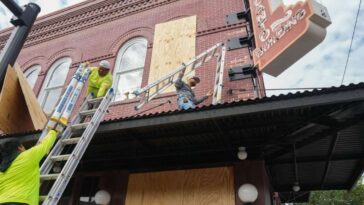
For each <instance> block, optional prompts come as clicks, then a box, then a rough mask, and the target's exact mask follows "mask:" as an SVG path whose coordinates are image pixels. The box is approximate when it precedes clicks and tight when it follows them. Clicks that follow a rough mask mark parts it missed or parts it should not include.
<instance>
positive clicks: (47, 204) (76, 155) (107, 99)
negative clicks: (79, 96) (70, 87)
mask: <svg viewBox="0 0 364 205" xmlns="http://www.w3.org/2000/svg"><path fill="white" fill-rule="evenodd" d="M113 97H114V91H113V89H112V88H111V89H109V91H108V92H107V94H106V95H105V96H104V97H101V98H95V99H92V96H91V95H89V96H87V98H86V99H85V101H84V102H83V104H82V105H81V108H80V110H79V112H78V113H77V115H76V116H75V118H74V119H73V120H72V122H71V123H70V124H69V125H68V126H67V128H66V129H65V131H64V132H63V133H62V135H61V137H60V139H59V140H58V141H57V143H56V145H55V146H54V148H53V149H52V151H51V152H50V153H49V155H48V156H47V158H46V160H45V161H44V163H43V164H42V167H41V169H40V173H41V177H40V178H41V181H46V180H55V182H54V184H53V186H52V188H51V190H50V192H49V193H48V195H47V196H43V197H41V199H44V202H43V205H54V204H57V202H58V201H59V199H60V198H61V196H62V194H63V192H64V190H65V189H66V187H67V184H68V182H69V180H70V179H71V177H72V175H73V173H74V172H75V170H76V167H77V165H78V164H79V162H80V160H81V158H82V156H83V154H84V153H85V151H86V149H87V147H88V145H89V143H90V142H91V139H92V137H93V135H94V134H95V132H96V130H97V128H98V127H99V125H100V122H101V121H102V119H103V117H104V115H105V113H106V111H107V109H108V107H109V105H110V103H111V101H112V99H113ZM97 104H99V106H98V107H97V108H92V109H89V107H90V105H97ZM88 116H91V117H92V118H91V120H90V121H89V122H81V119H82V118H84V117H88ZM80 132H81V133H82V134H80V137H74V136H75V134H78V133H80ZM69 145H76V146H75V147H74V148H73V150H72V152H71V153H64V152H65V151H69V150H67V149H65V147H66V146H69ZM55 162H65V164H64V166H63V168H62V171H61V172H60V173H50V172H51V169H52V167H53V166H54V163H55Z"/></svg>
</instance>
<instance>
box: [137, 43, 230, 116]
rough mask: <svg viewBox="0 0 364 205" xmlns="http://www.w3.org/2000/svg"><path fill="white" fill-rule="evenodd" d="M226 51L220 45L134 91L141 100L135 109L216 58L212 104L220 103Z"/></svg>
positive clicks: (221, 44)
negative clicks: (180, 77) (179, 78)
mask: <svg viewBox="0 0 364 205" xmlns="http://www.w3.org/2000/svg"><path fill="white" fill-rule="evenodd" d="M218 50H220V52H219V53H218V55H215V54H217V52H218ZM225 51H226V49H225V45H224V44H223V43H218V44H216V45H214V46H213V47H211V48H209V49H208V50H206V51H205V52H203V53H201V54H200V55H198V56H196V57H194V58H193V59H191V60H189V61H187V62H186V63H182V64H181V65H180V66H179V67H178V68H177V69H175V70H174V71H172V72H171V73H169V74H168V75H166V76H164V77H162V78H160V79H159V80H157V81H155V82H153V83H151V84H149V85H147V86H145V87H144V88H142V89H140V90H136V91H134V92H133V94H134V95H136V96H138V97H139V98H140V103H139V104H138V105H137V106H135V107H134V109H135V110H139V109H140V108H141V107H143V106H144V105H145V104H146V103H148V102H150V101H151V100H152V99H153V98H155V97H156V96H158V95H160V94H161V93H163V91H165V90H166V89H168V88H169V87H170V86H171V85H173V84H174V83H175V82H176V80H177V79H178V76H179V75H180V74H182V75H183V76H186V75H188V74H190V73H191V72H193V71H194V70H196V69H197V68H199V67H201V66H202V65H203V64H204V63H206V62H208V61H210V60H211V59H212V58H213V57H214V56H216V57H217V68H216V76H215V82H214V83H215V85H214V92H213V100H212V102H213V104H217V103H220V102H221V94H222V82H223V73H224V63H225ZM189 66H191V67H190V69H189V70H188V71H187V72H185V71H186V70H187V68H188V67H189Z"/></svg>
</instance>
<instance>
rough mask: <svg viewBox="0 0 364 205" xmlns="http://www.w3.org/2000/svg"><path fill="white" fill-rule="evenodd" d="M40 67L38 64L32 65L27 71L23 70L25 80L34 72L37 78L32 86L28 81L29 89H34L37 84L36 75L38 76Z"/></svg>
mask: <svg viewBox="0 0 364 205" xmlns="http://www.w3.org/2000/svg"><path fill="white" fill-rule="evenodd" d="M41 69H42V67H41V66H40V65H39V64H35V65H32V66H30V67H29V68H28V69H26V70H25V72H24V75H25V78H26V79H27V80H28V77H29V75H30V74H32V73H33V72H36V73H37V74H36V75H37V78H36V79H35V82H34V84H33V85H31V84H30V83H29V81H28V84H29V85H30V88H32V89H33V88H34V86H35V84H36V83H37V80H38V75H39V72H40V71H41Z"/></svg>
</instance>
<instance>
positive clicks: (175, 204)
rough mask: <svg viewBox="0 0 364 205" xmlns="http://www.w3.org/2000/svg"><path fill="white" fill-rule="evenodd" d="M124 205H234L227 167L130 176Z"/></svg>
mask: <svg viewBox="0 0 364 205" xmlns="http://www.w3.org/2000/svg"><path fill="white" fill-rule="evenodd" d="M125 204H126V205H233V204H235V201H234V179H233V170H232V168H230V167H221V168H209V169H192V170H178V171H168V172H154V173H143V174H131V175H130V176H129V183H128V190H127V197H126V202H125Z"/></svg>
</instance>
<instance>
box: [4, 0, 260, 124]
mask: <svg viewBox="0 0 364 205" xmlns="http://www.w3.org/2000/svg"><path fill="white" fill-rule="evenodd" d="M243 7H244V5H243V3H242V2H241V1H238V0H237V1H229V2H221V1H192V0H191V1H86V2H84V3H81V4H78V5H75V6H72V7H69V8H66V9H63V10H61V11H58V12H55V13H52V14H49V15H46V16H44V17H40V18H39V19H38V20H37V22H36V23H35V25H34V28H33V30H32V32H31V33H30V36H29V38H28V40H27V42H26V44H25V46H24V49H23V50H22V52H21V54H20V56H19V58H18V62H19V64H20V65H21V67H22V69H24V72H25V74H26V75H27V77H28V78H29V80H30V81H31V84H32V86H33V87H34V92H35V93H36V95H37V96H38V99H39V102H40V104H41V106H42V107H43V108H44V111H45V112H46V113H50V112H51V110H52V108H53V107H54V105H55V103H56V102H57V99H58V97H59V96H60V95H61V93H62V90H63V89H64V87H65V85H66V84H67V82H69V81H70V79H71V78H72V75H73V72H74V70H75V68H76V67H77V66H78V65H79V64H80V63H81V62H86V61H88V62H91V64H92V65H94V66H97V65H98V63H99V61H101V60H108V61H109V62H110V63H111V65H113V66H112V67H113V68H112V70H111V72H112V73H113V76H114V86H113V87H114V88H116V98H115V100H114V103H113V105H112V106H111V108H110V114H109V115H108V116H107V117H106V119H114V118H119V117H130V116H134V115H137V114H138V112H136V111H134V110H133V107H134V106H135V105H136V103H137V100H136V99H132V98H133V96H132V95H131V94H130V95H129V96H128V98H130V99H126V96H125V93H126V92H132V91H133V89H134V90H135V89H136V88H140V87H144V86H146V85H148V84H150V83H152V82H153V81H155V80H156V79H158V78H159V77H162V76H163V75H166V74H168V71H172V70H173V69H175V68H176V65H178V64H176V63H175V62H172V63H173V64H174V65H175V66H174V67H171V68H168V69H169V70H165V71H163V73H162V74H159V76H157V77H153V75H154V73H156V72H159V71H158V70H155V69H154V70H153V69H152V68H151V61H152V52H153V43H154V42H153V41H154V38H155V36H154V31H155V27H156V25H157V24H161V23H165V22H172V24H173V20H178V19H184V18H188V17H190V16H196V19H195V21H196V22H195V23H196V29H195V30H193V33H192V35H193V38H195V39H193V40H194V41H195V42H192V43H193V44H194V45H193V47H195V51H190V53H192V54H190V56H189V57H188V58H186V57H182V59H183V60H185V61H186V60H189V58H190V57H192V56H196V55H198V54H200V53H202V52H203V51H205V50H207V49H208V48H210V47H212V46H213V45H215V44H217V43H219V42H226V41H227V39H229V38H233V37H237V36H242V35H246V28H245V24H246V23H244V22H238V23H237V24H233V25H227V24H226V22H225V15H226V14H230V13H233V12H238V11H240V10H242V9H243ZM176 23H178V21H176ZM171 29H173V27H171ZM10 32H11V29H8V30H5V31H3V32H2V33H1V34H0V46H4V44H5V42H6V40H7V37H8V36H9V34H10ZM172 35H177V34H172ZM176 37H178V35H177V36H176ZM186 43H187V44H188V42H186ZM162 46H163V45H162ZM182 46H183V45H181V47H182ZM186 49H190V48H186ZM181 50H183V47H182V49H181ZM155 52H157V51H155ZM181 52H182V53H181V55H184V54H183V51H181ZM184 52H185V53H186V51H184ZM175 55H177V56H178V55H179V54H178V53H176V54H175ZM171 57H173V56H171ZM156 58H158V56H156ZM249 58H250V57H249ZM157 60H158V59H157ZM178 60H179V59H178V58H177V57H176V60H175V61H178ZM248 60H250V59H248V49H247V48H245V49H237V50H231V51H228V52H227V54H226V67H227V69H226V72H225V73H224V80H223V85H224V88H223V96H222V99H223V101H224V102H228V101H234V100H241V99H250V98H256V97H257V93H256V92H255V91H254V90H253V85H252V80H251V79H247V80H241V81H234V82H232V81H230V80H229V77H228V73H227V70H228V68H229V67H235V66H237V65H239V64H244V63H247V61H248ZM179 63H181V62H179ZM68 68H69V69H68ZM215 72H216V63H215V62H211V63H210V62H209V63H208V64H206V65H205V66H204V67H203V68H201V69H198V70H196V75H197V76H199V77H200V78H201V84H200V85H199V86H197V88H196V94H197V96H201V95H204V94H205V93H207V92H208V91H210V90H213V89H214V83H213V80H214V78H215ZM130 79H132V80H130ZM237 88H239V89H246V91H244V92H230V94H229V93H228V92H227V91H228V90H229V89H233V90H234V89H237ZM261 93H262V94H264V92H261ZM168 99H171V101H172V104H165V105H164V106H161V107H158V108H155V109H151V110H150V111H148V112H149V113H153V112H162V111H169V110H175V109H176V108H177V105H176V99H175V93H174V92H173V90H169V92H167V93H165V94H163V95H162V96H161V97H158V98H157V99H156V100H154V101H152V102H150V103H149V104H148V105H147V106H146V107H145V109H150V108H153V107H154V106H155V105H158V104H160V103H161V102H165V101H166V100H168ZM204 104H205V105H207V104H211V99H210V100H208V101H206V102H205V103H204ZM148 112H144V113H143V114H147V113H148Z"/></svg>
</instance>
